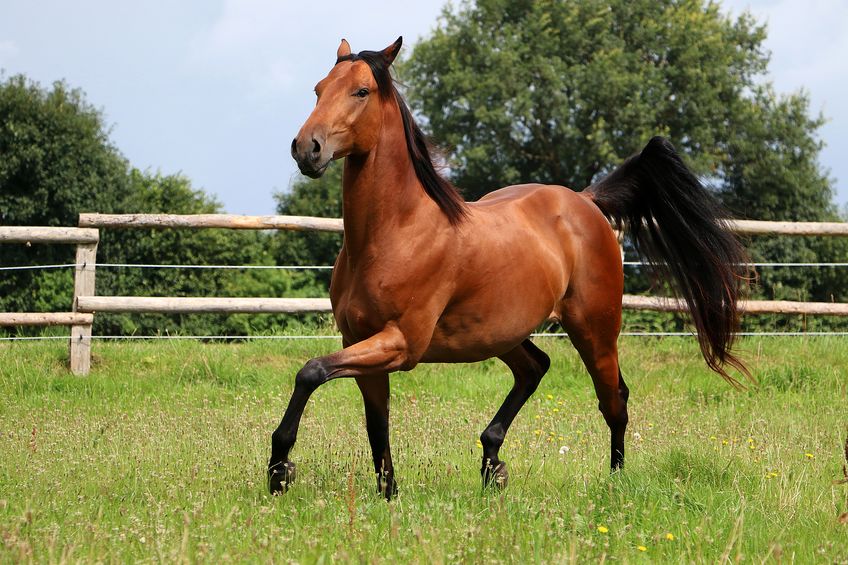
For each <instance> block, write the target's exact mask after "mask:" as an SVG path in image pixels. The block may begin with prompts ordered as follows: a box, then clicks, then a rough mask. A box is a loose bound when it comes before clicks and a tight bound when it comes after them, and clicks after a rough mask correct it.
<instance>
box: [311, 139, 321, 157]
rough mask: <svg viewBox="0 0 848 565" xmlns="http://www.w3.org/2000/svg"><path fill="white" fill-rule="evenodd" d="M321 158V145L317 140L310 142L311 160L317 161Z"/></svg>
mask: <svg viewBox="0 0 848 565" xmlns="http://www.w3.org/2000/svg"><path fill="white" fill-rule="evenodd" d="M320 156H321V144H320V143H318V141H317V140H315V139H313V140H312V158H313V159H317V158H318V157H320Z"/></svg>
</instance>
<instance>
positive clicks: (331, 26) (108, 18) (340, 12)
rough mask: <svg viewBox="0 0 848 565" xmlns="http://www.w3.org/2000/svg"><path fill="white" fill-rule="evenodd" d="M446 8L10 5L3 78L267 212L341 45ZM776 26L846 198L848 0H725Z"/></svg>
mask: <svg viewBox="0 0 848 565" xmlns="http://www.w3.org/2000/svg"><path fill="white" fill-rule="evenodd" d="M443 4H444V2H443V0H419V1H418V2H414V3H408V4H406V3H404V4H403V5H402V7H401V4H400V3H397V2H387V1H382V2H379V1H376V0H357V1H356V2H351V1H350V0H345V1H340V0H323V1H322V2H320V3H319V2H303V1H302V0H276V1H275V0H216V1H210V0H203V1H201V0H184V1H180V2H174V1H173V0H168V1H166V0H150V1H145V2H132V3H131V2H120V1H117V2H116V1H114V0H111V1H106V0H79V1H77V2H67V1H58V0H49V1H48V0H31V1H28V2H26V1H23V0H21V1H16V0H3V2H2V4H0V68H2V69H4V70H5V73H6V74H7V75H9V74H15V73H24V74H26V75H27V76H29V77H30V78H32V79H35V80H37V81H39V82H41V83H42V84H44V85H46V84H49V83H51V82H52V81H54V80H57V79H65V80H66V81H67V82H68V83H69V84H70V85H71V86H74V87H79V88H81V89H83V90H84V91H85V92H86V94H87V96H88V100H89V101H90V102H91V103H92V104H94V105H95V106H97V107H99V108H102V109H103V110H104V113H105V116H106V120H107V122H108V123H109V124H112V139H113V140H114V142H115V144H116V146H117V147H118V148H119V149H120V150H121V151H122V152H123V154H124V155H126V157H127V158H128V159H129V160H130V162H131V163H132V164H133V165H135V166H137V167H140V168H143V169H150V170H160V171H162V172H163V173H175V172H182V173H183V174H185V175H187V176H188V177H189V178H191V179H192V181H193V183H194V184H195V186H197V187H201V188H203V189H205V190H207V191H208V192H210V193H212V194H215V195H216V196H217V197H218V198H219V199H220V200H221V201H222V202H223V203H224V206H225V208H226V210H227V211H228V212H232V213H244V214H270V213H273V212H274V200H273V198H272V194H273V192H274V191H278V190H282V189H285V188H286V187H287V186H288V185H289V183H290V182H291V180H292V179H293V178H295V175H297V172H296V167H295V165H294V162H293V161H292V159H291V157H290V156H289V154H288V147H289V144H290V142H291V138H292V137H293V136H294V134H295V133H297V130H298V128H299V127H300V124H301V123H302V122H303V121H304V119H305V118H306V116H307V115H308V114H309V111H310V109H311V107H312V105H313V103H314V97H313V95H312V87H313V86H314V84H315V82H316V81H317V80H318V79H320V78H321V77H323V76H324V74H326V72H327V71H328V70H329V68H330V66H331V65H332V63H333V61H334V57H335V50H336V47H337V46H338V43H339V40H340V39H341V38H342V37H346V38H347V39H348V40H349V41H350V42H351V45H352V46H353V49H354V50H356V51H358V50H361V49H378V48H382V47H385V46H386V45H388V44H389V43H391V42H392V41H393V40H394V38H395V37H397V36H398V35H403V36H404V39H405V41H406V43H407V44H408V45H409V44H411V43H413V42H414V41H415V40H416V39H417V38H418V37H420V36H422V35H425V34H426V33H427V32H429V31H430V30H431V29H432V28H433V27H434V26H435V25H436V22H437V18H438V15H439V13H440V12H441V7H442V5H443ZM724 6H725V9H726V10H730V11H731V12H733V13H739V12H740V11H741V10H743V9H750V10H751V11H752V12H753V13H754V15H755V16H756V17H757V18H758V19H759V20H760V21H767V22H768V23H769V39H768V41H767V43H766V45H767V47H768V48H769V49H770V50H771V52H772V64H771V77H770V78H771V79H772V80H773V82H774V84H775V86H776V87H777V89H778V91H780V92H790V91H795V90H797V89H799V88H805V89H806V90H807V91H808V92H809V93H810V96H811V99H812V108H813V110H814V111H822V112H823V113H824V115H825V116H826V117H827V118H829V120H830V121H829V122H828V124H827V125H826V126H825V127H824V128H822V130H821V134H822V138H823V139H824V140H825V142H826V143H827V145H828V147H827V148H826V149H825V151H824V152H823V153H822V162H823V164H824V165H825V167H827V168H829V169H830V171H831V175H832V176H833V177H835V178H836V179H837V182H836V185H837V189H838V196H837V201H838V202H840V203H842V204H844V203H846V202H848V159H846V158H845V157H844V156H846V155H848V96H845V94H844V93H845V91H846V89H848V2H845V0H806V1H803V0H725V2H724Z"/></svg>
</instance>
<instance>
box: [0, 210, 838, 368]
mask: <svg viewBox="0 0 848 565" xmlns="http://www.w3.org/2000/svg"><path fill="white" fill-rule="evenodd" d="M731 227H732V229H733V230H734V231H736V232H737V233H740V234H745V235H794V236H848V223H838V222H764V221H752V220H737V221H734V222H732V225H731ZM127 228H147V229H151V228H153V229H163V228H192V229H202V228H224V229H258V230H267V229H285V230H300V231H326V232H336V233H342V232H343V231H344V226H343V223H342V220H340V219H336V218H316V217H306V216H239V215H232V214H198V215H175V214H81V215H80V221H79V227H77V228H52V227H0V243H61V244H75V245H76V246H77V253H76V265H75V278H74V296H73V308H72V312H55V313H0V326H15V325H36V326H49V325H66V326H70V327H71V338H70V368H71V371H72V372H73V373H74V374H78V375H85V374H88V371H89V369H90V366H91V327H92V323H93V321H94V315H95V313H96V312H123V313H145V312H161V313H229V314H234V313H287V314H288V313H306V312H330V311H331V307H330V300H329V299H327V298H221V297H136V296H97V295H96V294H95V269H96V258H97V244H98V242H99V240H100V235H99V230H100V229H127ZM623 306H624V307H625V308H628V309H636V310H654V311H682V310H685V305H684V304H683V303H681V302H680V301H678V300H674V299H668V298H662V297H653V296H631V295H625V296H624V298H623ZM741 307H742V310H743V311H744V312H746V313H750V314H762V313H780V314H810V315H816V314H824V315H838V316H846V315H848V304H841V303H823V302H789V301H776V300H751V301H746V302H743V303H742V305H741Z"/></svg>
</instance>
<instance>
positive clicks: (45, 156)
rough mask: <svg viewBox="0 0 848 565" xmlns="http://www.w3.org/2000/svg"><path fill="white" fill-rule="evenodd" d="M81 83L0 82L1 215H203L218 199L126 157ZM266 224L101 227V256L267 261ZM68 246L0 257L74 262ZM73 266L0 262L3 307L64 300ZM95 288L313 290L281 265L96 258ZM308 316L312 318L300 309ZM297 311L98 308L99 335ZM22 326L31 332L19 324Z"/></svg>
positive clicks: (280, 320) (254, 329) (271, 254)
mask: <svg viewBox="0 0 848 565" xmlns="http://www.w3.org/2000/svg"><path fill="white" fill-rule="evenodd" d="M107 132H108V128H107V127H106V125H105V124H104V123H103V117H102V115H101V114H100V112H98V111H97V110H96V109H95V108H93V107H92V106H91V105H90V104H88V103H87V102H86V100H85V97H84V95H83V93H82V92H81V91H79V90H73V89H69V88H68V86H67V85H66V84H64V83H62V82H57V83H55V84H53V85H52V87H50V88H42V87H41V86H39V85H38V84H35V83H33V82H31V81H29V80H27V79H26V78H25V77H23V76H14V77H10V78H8V79H6V80H4V81H2V82H0V223H2V225H33V226H36V225H44V226H74V225H76V224H77V222H78V218H79V214H80V212H91V211H97V212H105V213H138V212H149V213H155V212H163V213H174V214H206V213H218V212H223V209H222V207H221V204H220V203H219V202H217V201H216V200H215V199H213V198H211V197H210V196H209V195H207V194H206V193H204V192H203V191H202V190H198V189H195V188H194V187H192V185H191V182H190V181H189V179H187V178H185V177H184V176H181V175H162V174H158V173H150V172H147V171H140V170H138V169H136V168H134V167H132V166H131V165H130V164H129V163H128V162H127V160H126V159H125V158H124V157H123V156H122V155H121V154H120V152H119V151H118V149H117V148H116V147H114V145H113V144H112V143H111V141H110V140H109V137H108V134H107ZM278 251H279V244H278V240H277V238H276V237H274V235H273V234H269V233H265V232H254V231H236V230H232V231H231V230H136V229H133V230H101V243H100V245H99V248H98V254H97V260H98V263H111V264H176V265H274V264H276V262H277V254H278ZM74 254H75V249H74V247H73V246H65V245H33V246H26V245H11V244H5V245H2V246H0V267H9V266H19V265H53V264H69V263H73V262H74V260H75V257H74ZM72 291H73V269H67V268H65V269H50V270H19V271H0V311H6V312H14V311H69V310H70V308H71V297H72ZM97 293H98V294H101V295H129V296H133V295H135V296H145V295H146V296H322V295H326V289H318V288H314V287H313V286H311V282H310V283H309V284H305V283H304V282H302V281H299V279H298V275H297V274H294V273H289V272H287V271H278V270H213V269H131V268H105V267H104V268H99V269H98V270H97ZM306 319H307V320H309V321H314V319H315V317H314V316H313V317H311V318H306ZM301 322H302V320H301V319H299V318H294V317H288V316H270V315H262V316H248V315H234V316H225V315H165V314H161V315H158V314H151V315H144V316H136V315H117V314H100V315H97V316H95V328H94V331H95V333H96V334H98V335H113V334H116V335H130V334H155V333H159V332H163V333H164V332H172V333H182V334H192V335H245V334H264V333H269V332H274V331H279V330H281V329H284V328H286V327H287V326H291V325H298V324H300V323H301ZM20 331H21V332H24V333H26V332H32V331H34V330H33V329H26V328H23V329H21V330H20Z"/></svg>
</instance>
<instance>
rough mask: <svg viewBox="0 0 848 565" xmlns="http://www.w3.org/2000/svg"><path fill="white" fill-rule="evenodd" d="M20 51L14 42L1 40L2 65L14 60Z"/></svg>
mask: <svg viewBox="0 0 848 565" xmlns="http://www.w3.org/2000/svg"><path fill="white" fill-rule="evenodd" d="M19 51H20V49H18V46H17V44H16V43H15V42H14V41H11V40H8V39H5V40H0V65H2V64H3V63H5V62H6V61H8V60H10V59H12V58H13V57H14V56H15V55H17V54H18V52H19Z"/></svg>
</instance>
